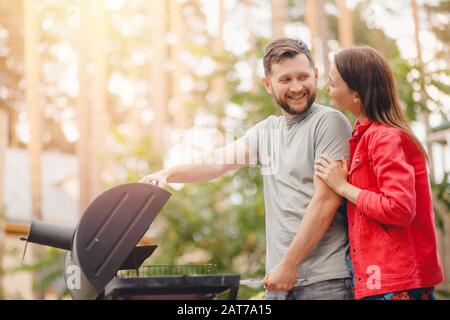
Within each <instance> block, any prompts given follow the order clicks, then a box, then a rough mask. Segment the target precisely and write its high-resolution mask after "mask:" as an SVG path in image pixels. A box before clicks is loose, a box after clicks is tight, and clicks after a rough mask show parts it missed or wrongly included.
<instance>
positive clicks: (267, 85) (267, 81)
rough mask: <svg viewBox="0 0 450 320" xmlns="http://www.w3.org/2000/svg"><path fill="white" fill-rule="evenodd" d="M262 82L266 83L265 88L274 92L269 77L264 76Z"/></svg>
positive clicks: (271, 92) (269, 91)
mask: <svg viewBox="0 0 450 320" xmlns="http://www.w3.org/2000/svg"><path fill="white" fill-rule="evenodd" d="M262 83H263V85H264V88H266V91H267V92H268V93H270V94H273V91H272V86H271V85H270V81H269V79H267V77H264V78H262Z"/></svg>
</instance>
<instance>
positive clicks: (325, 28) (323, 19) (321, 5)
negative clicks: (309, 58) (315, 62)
mask: <svg viewBox="0 0 450 320" xmlns="http://www.w3.org/2000/svg"><path fill="white" fill-rule="evenodd" d="M325 2H326V0H317V16H318V20H317V22H319V21H320V23H319V34H320V39H319V41H320V43H321V50H322V57H321V60H322V62H323V70H322V71H323V73H322V77H321V79H324V76H325V75H328V69H329V67H330V58H329V55H330V49H329V48H328V41H329V40H330V37H331V36H330V33H331V32H330V25H329V23H328V17H327V14H326V12H325Z"/></svg>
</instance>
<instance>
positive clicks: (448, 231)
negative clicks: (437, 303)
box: [411, 0, 450, 290]
mask: <svg viewBox="0 0 450 320" xmlns="http://www.w3.org/2000/svg"><path fill="white" fill-rule="evenodd" d="M411 9H412V13H413V21H414V40H415V43H416V50H417V66H418V68H419V71H420V73H421V74H420V77H421V89H420V93H421V96H422V99H423V103H424V104H425V106H426V100H427V98H428V94H427V92H426V90H425V87H424V86H425V80H424V78H425V65H424V63H423V57H422V46H421V43H420V36H419V33H420V21H419V8H418V5H417V1H416V0H411ZM422 118H423V122H424V125H425V149H426V151H427V153H428V157H429V160H430V161H429V170H430V178H431V181H432V182H435V181H436V176H435V172H434V159H433V148H432V141H431V139H430V133H431V128H430V120H429V118H430V111H429V110H428V107H426V110H422ZM434 199H435V201H434V202H435V204H436V202H437V201H439V200H437V199H436V197H434ZM435 207H438V206H435ZM437 211H438V212H436V214H437V215H439V216H440V218H441V219H442V221H443V225H444V227H443V230H442V231H441V230H438V231H437V232H438V234H437V240H438V241H439V242H440V243H439V246H438V247H439V248H440V249H441V252H440V257H441V261H442V265H443V268H444V273H445V280H444V283H443V284H442V285H441V286H443V288H444V289H446V290H450V280H449V277H450V253H449V252H450V217H449V214H448V212H447V210H446V209H445V208H443V210H439V209H438V210H437ZM441 211H442V212H441Z"/></svg>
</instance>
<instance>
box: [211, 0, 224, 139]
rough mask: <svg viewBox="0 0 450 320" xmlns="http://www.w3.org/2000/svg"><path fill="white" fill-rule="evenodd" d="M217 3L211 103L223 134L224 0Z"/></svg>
mask: <svg viewBox="0 0 450 320" xmlns="http://www.w3.org/2000/svg"><path fill="white" fill-rule="evenodd" d="M216 1H219V6H218V8H217V9H218V10H217V12H216V14H217V33H216V34H215V35H214V38H213V55H214V57H215V59H216V73H217V74H216V75H215V77H214V79H213V81H212V92H213V95H214V100H213V103H214V104H216V105H217V106H220V107H219V108H217V112H216V116H217V124H218V129H219V131H221V132H224V127H223V117H224V114H223V104H224V102H225V92H226V80H225V75H224V74H223V71H224V63H223V61H222V59H223V54H224V52H225V45H224V42H223V25H224V20H225V12H224V0H216Z"/></svg>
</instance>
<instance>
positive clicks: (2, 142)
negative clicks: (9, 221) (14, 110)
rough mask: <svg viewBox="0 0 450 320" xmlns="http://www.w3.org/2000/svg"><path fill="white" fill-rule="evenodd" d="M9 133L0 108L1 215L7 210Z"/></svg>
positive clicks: (4, 113)
mask: <svg viewBox="0 0 450 320" xmlns="http://www.w3.org/2000/svg"><path fill="white" fill-rule="evenodd" d="M8 132H9V125H8V113H7V112H6V110H5V109H3V108H0V214H1V213H2V212H3V211H4V209H5V171H6V167H5V166H6V162H5V159H6V149H7V148H8ZM0 232H1V231H0ZM1 242H2V241H1V240H0V243H1Z"/></svg>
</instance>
